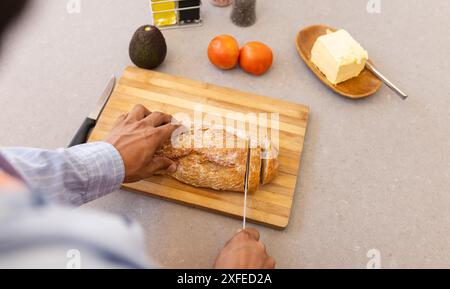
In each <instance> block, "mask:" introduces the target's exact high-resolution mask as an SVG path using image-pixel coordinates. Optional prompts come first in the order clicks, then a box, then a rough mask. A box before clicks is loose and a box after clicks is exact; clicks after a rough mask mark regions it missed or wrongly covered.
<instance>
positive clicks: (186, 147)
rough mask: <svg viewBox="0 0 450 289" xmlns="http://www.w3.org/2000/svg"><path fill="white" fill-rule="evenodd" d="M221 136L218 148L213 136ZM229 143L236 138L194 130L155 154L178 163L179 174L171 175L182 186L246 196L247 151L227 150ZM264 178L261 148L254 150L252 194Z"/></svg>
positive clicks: (234, 136)
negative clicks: (227, 143)
mask: <svg viewBox="0 0 450 289" xmlns="http://www.w3.org/2000/svg"><path fill="white" fill-rule="evenodd" d="M215 133H218V134H222V135H223V136H224V137H223V143H222V145H218V143H217V139H213V138H212V137H211V136H212V135H214V134H215ZM199 135H202V136H203V138H202V141H203V143H202V146H201V147H198V148H197V147H196V146H195V140H196V139H198V138H199ZM226 140H228V141H233V142H237V141H239V140H242V139H240V137H238V136H237V135H236V134H233V133H230V132H227V131H225V130H224V129H209V128H203V129H201V133H200V132H199V131H195V130H193V129H191V130H190V131H189V133H188V132H185V133H184V134H182V135H180V137H179V138H178V140H177V141H176V142H175V144H174V145H173V144H172V141H169V142H167V143H166V144H165V145H163V147H162V148H161V149H160V150H159V151H158V152H157V153H156V155H157V156H163V157H167V158H169V159H171V160H173V161H174V162H176V163H177V170H176V172H175V173H172V174H170V175H171V176H172V177H173V178H175V179H177V180H179V181H180V182H183V183H186V184H189V185H192V186H194V187H202V188H211V189H214V190H219V191H235V192H244V181H245V170H246V161H247V152H248V150H247V148H245V147H242V148H241V147H237V148H227V147H226V143H225V142H226ZM260 176H261V148H260V147H259V146H257V147H255V148H251V155H250V175H249V192H255V191H256V190H257V189H258V185H259V183H260Z"/></svg>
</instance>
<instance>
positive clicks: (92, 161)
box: [0, 142, 125, 206]
mask: <svg viewBox="0 0 450 289" xmlns="http://www.w3.org/2000/svg"><path fill="white" fill-rule="evenodd" d="M0 154H1V155H2V156H3V157H4V158H5V159H6V160H7V161H8V162H9V164H10V165H11V166H12V167H13V168H14V169H15V171H16V172H17V173H18V175H19V176H20V177H21V178H22V179H23V181H24V182H25V183H26V184H27V185H28V187H29V188H30V190H31V191H35V192H39V193H41V194H43V195H45V196H47V197H48V198H49V199H51V200H54V201H58V202H62V203H68V204H72V205H75V206H80V205H82V204H84V203H87V202H89V201H92V200H94V199H97V198H99V197H102V196H104V195H106V194H108V193H110V192H112V191H114V190H115V189H118V188H119V187H120V185H121V184H122V182H123V180H124V176H125V168H124V164H123V161H122V157H121V156H120V154H119V152H118V151H117V150H116V149H115V148H114V146H113V145H111V144H109V143H106V142H94V143H89V144H83V145H79V146H75V147H72V148H67V149H58V150H43V149H31V148H4V149H1V150H0Z"/></svg>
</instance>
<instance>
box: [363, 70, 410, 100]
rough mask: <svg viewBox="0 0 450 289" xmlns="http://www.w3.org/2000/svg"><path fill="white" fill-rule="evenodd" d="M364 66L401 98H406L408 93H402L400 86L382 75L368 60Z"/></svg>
mask: <svg viewBox="0 0 450 289" xmlns="http://www.w3.org/2000/svg"><path fill="white" fill-rule="evenodd" d="M366 68H367V69H368V70H370V71H371V72H372V73H373V74H375V75H376V76H377V77H378V78H379V79H381V81H383V82H384V84H386V85H387V86H388V87H389V88H390V89H392V90H393V91H394V92H395V93H397V94H398V95H399V96H400V97H401V98H402V99H403V100H406V99H407V98H408V95H407V94H406V93H404V92H403V91H402V90H401V89H400V88H398V87H397V86H396V85H394V84H393V83H392V82H391V81H390V80H389V79H388V78H387V77H386V76H384V75H383V74H382V73H381V72H380V71H379V70H378V69H376V68H375V66H373V65H372V64H371V63H370V62H368V61H367V62H366Z"/></svg>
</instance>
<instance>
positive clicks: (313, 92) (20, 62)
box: [0, 0, 450, 268]
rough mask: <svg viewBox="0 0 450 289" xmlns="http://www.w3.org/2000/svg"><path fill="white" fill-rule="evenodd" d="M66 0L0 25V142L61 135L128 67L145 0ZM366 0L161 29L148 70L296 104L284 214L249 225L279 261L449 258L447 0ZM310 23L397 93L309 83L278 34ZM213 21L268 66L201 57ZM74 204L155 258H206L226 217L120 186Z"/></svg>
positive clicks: (297, 264)
mask: <svg viewBox="0 0 450 289" xmlns="http://www.w3.org/2000/svg"><path fill="white" fill-rule="evenodd" d="M80 1H81V2H80V3H81V10H80V13H68V12H67V9H66V5H67V3H68V2H69V0H66V1H61V0H47V1H33V5H32V7H30V9H29V11H28V12H27V13H26V15H25V16H24V17H23V18H22V20H21V21H20V22H18V23H17V25H16V26H15V27H14V28H13V29H11V30H10V31H9V33H8V35H7V37H6V38H4V41H3V43H2V46H1V55H0V56H1V57H0V85H1V87H2V90H1V93H0V103H1V108H2V112H1V113H0V145H2V146H34V147H42V148H57V147H63V146H65V145H67V143H68V142H69V141H70V139H71V138H72V136H73V134H74V133H75V131H76V130H77V129H78V127H79V125H80V124H81V122H82V120H83V119H84V117H85V116H87V115H88V113H89V112H90V111H91V110H92V109H93V107H94V105H95V102H96V100H97V99H98V97H99V95H100V93H101V91H102V89H103V87H104V85H105V83H106V81H107V80H108V78H109V77H110V75H111V74H113V73H115V74H116V75H120V73H121V71H122V70H123V69H124V68H125V67H126V66H127V65H130V60H129V57H128V43H129V40H130V38H131V35H132V34H133V32H134V31H135V29H136V28H137V27H139V26H140V25H142V24H146V23H149V22H150V21H151V16H150V12H149V8H148V1H147V0H134V1H112V0H95V1H91V0H90V1H87V0H80ZM368 1H369V0H347V1H335V0H320V1H317V0H303V1H298V0H283V1H268V0H264V1H262V0H260V1H258V7H257V15H258V20H257V23H256V25H254V26H252V27H250V28H238V27H236V26H234V25H233V24H232V23H231V22H230V20H229V14H230V8H229V7H228V8H217V7H213V6H211V5H210V4H209V3H205V5H204V9H203V10H204V11H203V15H204V25H203V26H202V27H199V28H191V29H178V30H167V31H164V34H165V36H166V40H167V43H168V47H169V51H168V57H167V59H166V61H165V63H164V64H163V65H162V66H161V67H160V68H158V71H162V72H167V73H171V74H175V75H179V76H184V77H188V78H192V79H196V80H200V81H205V82H209V83H214V84H218V85H222V86H227V87H232V88H235V89H239V90H243V91H250V92H255V93H258V94H262V95H267V96H271V97H274V98H279V99H284V100H289V101H292V102H296V103H301V104H305V105H308V106H309V107H310V109H311V115H310V124H309V128H308V132H307V137H306V140H305V145H304V152H303V159H302V168H301V171H300V174H299V179H298V186H297V189H296V195H295V198H294V204H293V210H292V215H291V221H290V224H289V226H288V228H287V229H286V230H284V231H279V230H274V229H270V228H265V227H262V226H255V227H256V228H258V229H259V230H260V231H261V234H262V240H263V242H264V243H265V244H266V245H267V248H268V250H269V252H270V254H272V255H273V256H274V257H275V259H276V261H277V265H278V267H279V268H341V267H344V268H366V265H367V263H368V262H369V261H370V260H375V259H377V258H376V257H375V258H372V257H368V255H369V256H374V255H371V254H372V253H375V255H377V254H378V253H379V256H380V258H379V260H380V261H381V263H380V264H381V266H382V267H383V268H398V267H400V268H409V267H419V268H423V267H432V268H440V267H449V266H450V95H449V83H450V76H449V75H450V74H449V73H448V70H449V65H450V61H449V60H448V52H449V51H450V38H449V37H448V27H450V18H449V17H448V12H449V11H450V2H449V1H444V0H439V1H431V2H430V1H425V0H410V1H408V3H407V4H406V3H405V2H406V1H404V0H389V1H388V0H380V3H381V13H374V14H371V13H368V12H367V8H366V5H367V2H368ZM371 1H374V0H371ZM375 1H377V0H375ZM204 2H207V1H204ZM321 23H323V24H329V25H332V26H335V27H340V28H344V29H346V30H348V31H349V32H350V33H351V34H352V35H353V36H354V37H355V38H356V39H357V40H359V41H360V42H361V43H362V45H363V46H364V47H365V48H366V49H367V50H368V51H369V54H370V57H371V58H372V59H373V61H374V62H375V63H376V64H377V65H378V67H379V68H380V69H381V70H382V71H383V72H384V73H385V74H386V75H387V76H388V77H389V78H391V79H392V80H393V81H394V82H395V83H396V84H398V85H399V86H400V87H401V88H403V89H404V90H405V91H406V92H408V93H409V95H410V98H409V99H408V100H407V101H402V100H400V99H399V98H398V97H397V96H396V95H395V94H394V93H393V92H392V91H391V90H389V89H388V88H387V87H383V88H382V89H381V90H380V91H379V93H378V94H376V95H375V96H373V97H369V98H367V99H364V100H359V101H352V100H349V99H345V98H343V97H340V96H338V95H336V94H334V93H332V92H331V91H330V90H329V89H327V88H326V87H325V86H324V85H322V83H320V82H319V81H318V80H317V79H316V77H315V76H314V75H313V74H312V73H311V72H310V71H309V70H308V68H307V67H306V66H305V65H304V64H303V63H302V61H301V60H300V58H299V56H298V55H297V51H296V48H295V42H294V40H295V36H296V33H297V32H298V31H299V30H300V29H301V28H303V27H305V26H309V25H312V24H321ZM222 33H228V34H232V35H235V36H236V37H237V39H238V40H239V42H240V43H241V44H243V43H245V42H246V41H251V40H259V41H263V42H265V43H267V44H269V45H270V46H271V47H272V48H273V50H274V53H275V63H274V66H273V68H272V69H271V70H270V72H269V73H267V74H266V75H264V76H263V77H259V78H257V77H252V76H250V75H247V74H245V73H244V72H242V71H241V70H233V71H227V72H223V71H219V70H217V69H215V68H214V67H213V66H212V65H210V63H209V62H208V60H207V56H206V47H207V45H208V43H209V41H210V40H211V39H212V38H213V37H214V36H215V35H216V34H222ZM85 207H89V208H95V209H98V210H103V211H106V212H111V213H115V214H122V215H126V216H128V217H130V218H133V219H135V220H137V221H139V222H140V223H141V224H142V226H143V228H144V231H145V235H146V242H147V245H148V254H149V256H150V257H151V258H153V259H154V260H156V261H157V262H158V263H159V264H161V266H164V267H179V268H191V267H193V268H208V267H210V266H211V265H212V263H213V262H214V259H215V257H216V255H217V253H218V252H219V250H220V249H221V247H222V246H223V245H224V243H225V242H226V241H227V240H228V239H229V238H230V237H231V236H232V234H233V233H234V232H235V231H236V229H238V228H239V227H240V226H241V221H239V220H235V219H231V218H228V217H225V216H221V215H217V214H213V213H210V212H205V211H202V210H199V209H194V208H189V207H186V206H182V205H178V204H174V203H171V202H167V201H163V200H159V199H155V198H152V197H148V196H144V195H140V194H135V193H131V192H127V191H122V190H118V191H116V192H113V193H112V194H110V195H108V196H106V197H104V198H101V199H99V200H96V201H94V202H92V203H90V204H87V205H86V206H85ZM371 258H372V259H371Z"/></svg>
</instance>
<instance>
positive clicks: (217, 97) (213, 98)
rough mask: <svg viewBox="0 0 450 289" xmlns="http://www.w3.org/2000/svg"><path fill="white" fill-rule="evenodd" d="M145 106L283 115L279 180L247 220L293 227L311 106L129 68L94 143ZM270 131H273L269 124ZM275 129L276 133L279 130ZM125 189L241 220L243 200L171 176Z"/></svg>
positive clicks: (263, 192)
mask: <svg viewBox="0 0 450 289" xmlns="http://www.w3.org/2000/svg"><path fill="white" fill-rule="evenodd" d="M136 104H143V105H144V106H146V107H147V108H149V109H150V110H152V111H162V112H165V113H169V114H176V113H180V112H184V113H186V114H188V115H191V116H193V114H194V109H196V108H198V106H199V105H201V106H202V110H203V111H204V112H205V113H211V114H217V115H225V114H226V113H227V112H242V113H279V129H277V131H278V134H279V149H280V154H279V162H280V168H279V175H278V176H277V177H276V178H275V180H274V181H273V182H272V183H271V184H268V185H264V186H260V188H259V189H258V190H257V191H256V192H255V193H253V194H251V195H249V199H248V202H247V205H248V211H247V216H248V220H249V221H252V222H256V223H260V224H264V225H267V226H270V227H274V228H278V229H283V228H286V227H287V225H288V222H289V217H290V214H291V209H292V201H293V198H294V193H295V188H296V183H297V175H298V172H299V169H300V159H301V154H302V150H303V142H304V138H305V133H306V128H307V123H308V114H309V109H308V108H307V107H306V106H303V105H300V104H295V103H291V102H286V101H282V100H276V99H273V98H268V97H264V96H260V95H256V94H253V93H245V92H240V91H236V90H233V89H229V88H224V87H219V86H215V85H212V84H208V83H202V82H198V81H193V80H189V79H185V78H181V77H176V76H172V75H168V74H163V73H159V72H154V71H149V70H143V69H139V68H136V67H128V68H127V69H126V70H125V71H124V73H123V75H122V77H121V79H120V81H119V82H118V85H117V86H116V88H115V90H114V92H113V94H112V96H111V98H110V100H109V102H108V104H107V105H106V107H105V109H104V111H103V113H102V115H101V117H100V119H99V121H98V123H97V126H96V127H95V129H94V130H93V132H92V135H91V137H90V140H89V141H98V140H101V139H103V138H104V137H105V136H106V135H107V133H108V132H109V131H110V129H111V128H112V126H113V125H114V123H115V120H116V118H117V117H118V116H119V115H120V114H122V113H126V112H128V111H130V110H131V109H132V107H133V106H134V105H136ZM267 127H268V128H269V129H270V128H272V127H273V124H272V122H270V121H269V122H268V124H267ZM274 129H275V127H274ZM123 188H124V189H128V190H132V191H137V192H141V193H145V194H149V195H152V196H155V197H160V198H164V199H167V200H171V201H175V202H179V203H182V204H186V205H190V206H194V207H199V208H203V209H207V210H210V211H213V212H218V213H222V214H226V215H229V216H232V217H236V218H241V217H242V214H243V204H244V199H243V194H242V193H235V192H218V191H214V190H210V189H203V188H195V187H192V186H189V185H186V184H183V183H180V182H178V181H177V180H175V179H172V178H171V177H168V176H155V177H152V178H150V179H147V180H144V181H141V182H138V183H134V184H126V185H123Z"/></svg>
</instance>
